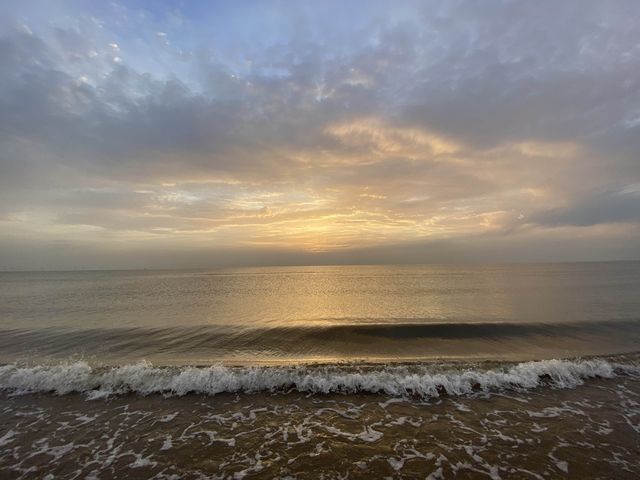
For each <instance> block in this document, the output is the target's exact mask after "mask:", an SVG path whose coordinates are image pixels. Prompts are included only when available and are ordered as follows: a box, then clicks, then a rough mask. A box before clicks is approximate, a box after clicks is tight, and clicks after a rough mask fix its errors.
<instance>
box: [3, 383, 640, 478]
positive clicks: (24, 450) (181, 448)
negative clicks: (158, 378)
mask: <svg viewBox="0 0 640 480" xmlns="http://www.w3.org/2000/svg"><path fill="white" fill-rule="evenodd" d="M0 412H1V413H2V415H1V417H0V427H1V432H2V435H1V436H0V444H1V445H2V449H1V450H0V476H1V477H2V478H11V479H13V478H25V479H27V478H47V477H45V475H47V474H51V475H55V478H60V477H62V478H167V479H168V478H185V479H192V478H193V479H196V478H244V477H247V478H363V479H365V478H382V477H390V478H434V479H435V478H504V479H506V478H513V479H522V478H576V479H584V478H614V477H615V478H628V479H632V478H638V476H639V475H640V379H638V378H637V377H629V376H625V377H622V378H616V379H591V380H588V381H586V383H585V384H584V385H581V386H578V387H576V388H572V389H557V388H545V387H542V388H538V389H534V390H531V391H526V392H515V391H502V392H493V393H491V394H486V393H481V392H479V393H474V394H471V395H466V396H462V397H451V396H444V397H441V398H431V399H427V400H420V399H416V398H408V397H389V396H386V395H381V394H344V395H341V394H329V395H311V396H309V395H304V394H299V393H295V392H292V393H288V394H282V393H277V394H269V393H256V394H230V393H225V394H221V395H217V396H215V397H211V396H204V395H194V394H192V395H187V396H182V397H170V398H165V397H163V396H160V395H151V396H146V397H142V396H138V395H126V396H118V397H110V398H109V399H107V400H96V401H87V400H86V399H85V397H83V396H81V395H78V394H70V395H65V396H54V395H48V394H37V395H26V396H19V397H7V396H6V395H5V396H3V397H2V398H1V399H0ZM612 475H614V477H612ZM48 478H54V477H48Z"/></svg>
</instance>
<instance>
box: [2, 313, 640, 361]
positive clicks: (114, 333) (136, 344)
mask: <svg viewBox="0 0 640 480" xmlns="http://www.w3.org/2000/svg"><path fill="white" fill-rule="evenodd" d="M639 326H640V320H608V321H599V322H596V321H582V322H563V323H536V322H513V321H503V322H461V321H448V322H446V323H445V322H442V321H436V320H435V319H431V318H407V319H404V318H403V319H389V318H385V319H381V321H376V319H357V318H356V319H353V318H349V319H327V320H323V321H322V323H321V324H314V322H313V321H309V322H308V323H304V324H297V325H293V326H279V325H278V326H271V327H253V326H246V325H235V326H234V325H197V326H176V327H112V328H82V329H75V328H68V327H43V328H38V329H0V348H2V349H3V350H7V349H8V350H10V349H12V347H13V346H16V345H19V346H20V348H24V347H25V346H26V347H29V346H30V345H35V346H37V347H39V348H46V347H51V348H52V349H53V350H52V351H51V352H49V353H55V351H56V348H55V347H60V349H61V350H62V351H64V350H65V349H68V348H69V347H74V346H89V345H100V346H106V345H113V346H114V347H117V348H124V349H125V350H126V348H127V347H129V348H131V349H144V348H147V347H154V346H158V345H161V346H166V347H170V348H171V350H173V351H192V350H193V349H194V348H200V347H202V348H205V349H206V348H209V349H214V348H227V349H239V348H257V347H264V348H273V349H282V350H285V351H290V350H291V349H292V348H294V349H296V348H298V347H302V349H303V350H308V349H309V348H313V347H314V345H315V346H317V345H318V344H319V343H318V342H331V343H332V344H334V343H335V344H342V343H345V342H346V343H347V344H350V342H352V341H356V342H358V341H360V342H362V341H371V340H376V339H379V340H395V341H402V340H429V339H434V340H439V339H502V338H527V337H533V336H539V337H548V338H550V337H562V338H567V337H574V338H577V337H580V336H585V335H618V336H623V337H628V336H629V335H632V336H637V335H638V327H639Z"/></svg>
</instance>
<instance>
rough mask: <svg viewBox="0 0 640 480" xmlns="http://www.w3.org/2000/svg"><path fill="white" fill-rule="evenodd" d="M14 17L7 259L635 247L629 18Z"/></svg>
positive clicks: (494, 7) (539, 8)
mask: <svg viewBox="0 0 640 480" xmlns="http://www.w3.org/2000/svg"><path fill="white" fill-rule="evenodd" d="M36 7H37V6H36V4H35V3H31V2H21V3H7V4H6V5H4V6H3V7H2V9H3V10H4V11H3V12H2V13H4V15H3V20H2V23H0V67H1V68H0V112H2V113H1V114H0V169H1V172H2V174H1V175H0V222H2V228H3V230H4V231H10V232H12V233H11V235H12V236H16V235H19V236H22V237H23V238H39V239H42V242H43V244H44V243H46V242H53V241H62V242H67V241H80V240H83V241H86V242H90V243H92V245H94V247H95V248H96V249H99V247H98V246H99V245H101V246H102V247H100V248H106V245H107V243H106V242H108V241H114V239H117V240H118V241H122V242H145V241H146V242H156V241H157V240H158V239H160V238H161V239H163V241H166V242H169V243H173V244H175V246H176V247H175V248H179V247H180V246H182V247H184V248H186V249H191V248H195V246H194V245H199V244H200V243H201V242H210V243H213V244H216V245H218V246H219V247H220V248H232V247H233V246H234V245H242V246H247V247H252V248H256V249H257V250H256V251H258V250H260V249H262V248H270V249H274V248H277V249H285V250H287V251H288V252H293V251H296V252H298V253H297V254H298V255H302V253H300V252H303V251H308V252H315V253H316V254H317V253H318V252H337V251H342V252H345V253H344V255H345V256H344V259H345V260H344V261H348V260H346V259H347V258H349V255H350V254H349V253H348V252H351V253H352V254H353V255H355V253H353V252H355V250H354V249H355V248H356V247H357V248H365V249H366V248H371V249H375V248H383V247H384V248H386V247H385V246H386V245H406V244H407V243H406V242H417V243H418V244H422V243H424V242H427V243H430V242H446V243H447V245H451V244H452V243H451V242H454V243H456V245H458V244H464V245H467V247H468V246H469V243H468V242H467V239H470V238H477V237H478V236H479V235H480V236H483V235H486V236H487V237H486V238H493V239H494V240H493V241H494V242H495V244H496V245H497V244H498V243H500V242H503V240H498V239H503V238H511V239H513V242H514V245H515V244H522V245H524V243H523V242H520V243H518V242H517V241H516V237H517V236H518V235H529V236H530V238H537V237H536V235H542V236H544V235H547V236H548V237H549V238H551V237H552V236H554V235H555V234H553V233H552V232H553V230H554V229H557V230H562V229H565V228H569V229H571V228H579V229H582V228H587V229H588V228H594V229H599V228H601V227H602V226H603V225H612V224H616V225H622V227H620V228H622V229H623V230H624V229H625V228H626V231H627V232H628V237H629V242H631V243H632V240H633V239H635V236H636V235H637V228H636V227H637V224H638V222H640V218H638V214H637V207H636V205H637V200H638V198H637V194H636V193H633V192H635V190H633V188H634V187H633V186H634V185H637V184H638V183H639V182H640V162H639V161H638V157H637V152H638V151H639V149H640V145H639V144H638V138H640V136H639V135H638V131H637V130H638V128H640V121H639V120H638V119H639V118H640V80H638V79H637V75H636V72H637V71H638V68H640V50H638V45H637V39H638V38H640V26H639V25H638V23H637V22H636V21H635V19H636V18H637V17H638V15H639V14H640V6H639V4H638V3H637V2H633V1H621V2H616V3H615V4H610V3H609V4H604V3H602V2H597V1H587V2H582V1H580V2H578V1H571V2H564V3H563V4H562V5H557V4H556V3H552V2H524V1H507V2H499V3H497V2H479V3H478V2H467V1H460V2H447V3H445V4H442V3H439V2H426V3H425V2H413V1H404V2H399V3H395V2H394V3H393V4H392V3H389V2H374V3H371V2H366V3H358V2H353V3H350V5H349V6H346V7H345V6H344V5H341V4H338V3H337V2H336V3H334V2H323V3H322V4H319V5H304V4H300V5H298V4H296V5H291V4H286V5H285V4H281V3H279V2H275V3H273V4H271V5H265V6H256V7H255V10H253V9H249V10H247V8H246V7H243V6H241V5H235V4H231V3H229V4H226V3H224V2H223V3H220V4H217V5H215V6H206V7H205V6H204V5H201V6H195V5H187V6H184V7H182V8H181V9H178V10H176V9H168V8H166V7H164V6H152V5H137V6H135V7H133V6H131V5H128V4H118V3H109V4H104V5H101V6H91V5H80V4H76V3H74V2H68V3H67V2H62V3H60V4H59V5H57V6H56V8H55V9H54V8H49V7H43V6H41V8H36ZM345 8H346V9H349V10H353V11H354V12H357V13H358V15H357V16H355V17H354V18H355V20H353V21H352V20H349V21H347V20H343V19H342V16H340V18H338V17H337V16H336V11H337V10H338V9H340V10H341V11H342V10H343V9H345ZM345 18H346V17H345ZM629 189H631V190H629ZM632 190H633V191H632ZM630 192H631V193H630ZM616 228H617V227H616ZM598 231H599V230H598ZM616 235H623V234H622V233H621V232H618V231H617V233H616ZM587 237H588V238H587ZM483 238H484V237H483ZM563 238H565V237H563ZM566 238H568V237H566ZM584 238H586V240H584V241H585V242H587V243H588V242H595V240H593V238H595V237H589V236H586V237H584ZM598 238H600V237H598ZM541 241H542V240H541ZM421 242H422V243H421ZM543 243H544V244H545V245H547V247H548V248H549V254H550V255H551V254H552V253H553V252H552V250H553V249H554V248H559V247H557V246H554V245H555V244H554V243H553V242H546V243H545V242H543ZM149 245H150V246H151V245H155V243H149ZM94 247H92V248H94ZM468 248H470V247H468ZM487 248H489V247H487ZM471 250H473V249H471ZM543 250H544V249H543ZM260 251H262V250H260ZM373 251H374V250H371V252H373ZM625 251H626V250H625ZM414 253H415V252H414ZM291 255H293V253H291ZM327 255H328V253H327ZM336 255H337V254H336ZM372 255H373V254H372ZM380 255H381V257H384V255H382V253H381V254H380ZM442 256H443V258H444V256H446V255H445V254H444V253H442ZM409 257H410V255H409ZM409 257H407V258H409ZM414 257H415V260H416V261H420V259H423V260H424V258H423V257H422V256H421V255H419V254H417V253H415V255H414ZM301 258H302V257H301ZM305 258H306V257H305ZM336 258H337V257H336ZM340 258H342V257H340ZM353 258H354V259H355V258H356V257H355V256H354V257H353Z"/></svg>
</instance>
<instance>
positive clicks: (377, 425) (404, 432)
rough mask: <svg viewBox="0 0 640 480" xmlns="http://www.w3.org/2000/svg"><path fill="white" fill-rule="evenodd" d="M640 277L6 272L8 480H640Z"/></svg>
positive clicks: (631, 269)
mask: <svg viewBox="0 0 640 480" xmlns="http://www.w3.org/2000/svg"><path fill="white" fill-rule="evenodd" d="M639 346H640V262H611V263H584V264H537V265H487V266H340V267H337V266H336V267H334V266H331V267H278V268H253V269H248V268H245V269H217V270H193V271H112V272H111V271H110V272H29V273H18V272H15V273H13V272H12V273H0V364H1V365H0V411H1V412H2V415H1V416H0V477H1V478H45V476H46V475H53V477H47V478H124V477H126V478H245V477H247V478H252V477H253V478H382V477H391V478H434V479H435V478H481V477H487V478H611V475H612V472H615V478H638V476H640V357H639V355H638V351H640V347H639Z"/></svg>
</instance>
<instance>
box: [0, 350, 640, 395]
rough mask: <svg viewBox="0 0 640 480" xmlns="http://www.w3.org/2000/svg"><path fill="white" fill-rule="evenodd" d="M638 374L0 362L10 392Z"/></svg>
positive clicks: (419, 384) (563, 380) (463, 386)
mask: <svg viewBox="0 0 640 480" xmlns="http://www.w3.org/2000/svg"><path fill="white" fill-rule="evenodd" d="M620 374H624V375H630V374H633V375H636V374H640V367H638V366H635V365H621V364H616V363H612V362H609V361H607V360H604V359H593V360H543V361H535V362H525V363H520V364H517V365H511V366H505V367H502V368H493V369H484V370H482V369H466V370H464V369H459V368H458V369H455V368H452V369H450V370H444V371H437V369H436V368H435V366H434V365H429V364H419V365H411V366H406V365H405V366H402V365H386V366H385V365H380V366H368V367H366V368H364V367H361V366H357V365H335V366H328V367H318V366H292V367H243V368H240V367H226V366H222V365H215V366H211V367H181V368H178V367H175V368H174V367H155V366H153V365H151V364H150V363H147V362H141V363H137V364H132V365H124V366H120V367H113V368H93V367H91V366H90V365H89V364H88V363H86V362H74V363H64V364H57V365H38V366H29V367H26V366H19V365H5V366H2V367H0V390H4V391H7V392H10V393H12V394H24V393H35V392H52V393H55V394H58V395H64V394H67V393H71V392H79V393H84V394H86V395H87V397H88V398H90V399H96V398H104V397H107V396H110V395H114V394H116V395H117V394H125V393H136V394H140V395H148V394H154V393H162V394H165V395H185V394H187V393H192V392H193V393H203V394H209V395H215V394H218V393H222V392H259V391H271V392H277V391H288V390H291V389H293V390H296V391H298V392H305V393H358V392H367V393H384V394H387V395H390V396H393V397H402V396H408V395H415V396H419V397H422V398H433V397H438V396H441V395H443V394H447V395H452V396H458V395H468V394H471V393H473V392H475V391H482V392H487V393H489V392H491V391H500V390H505V389H531V388H536V387H540V386H542V385H549V386H551V387H554V388H573V387H576V386H578V385H581V384H582V383H584V381H585V379H588V378H594V377H600V378H612V377H615V376H617V375H620Z"/></svg>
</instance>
